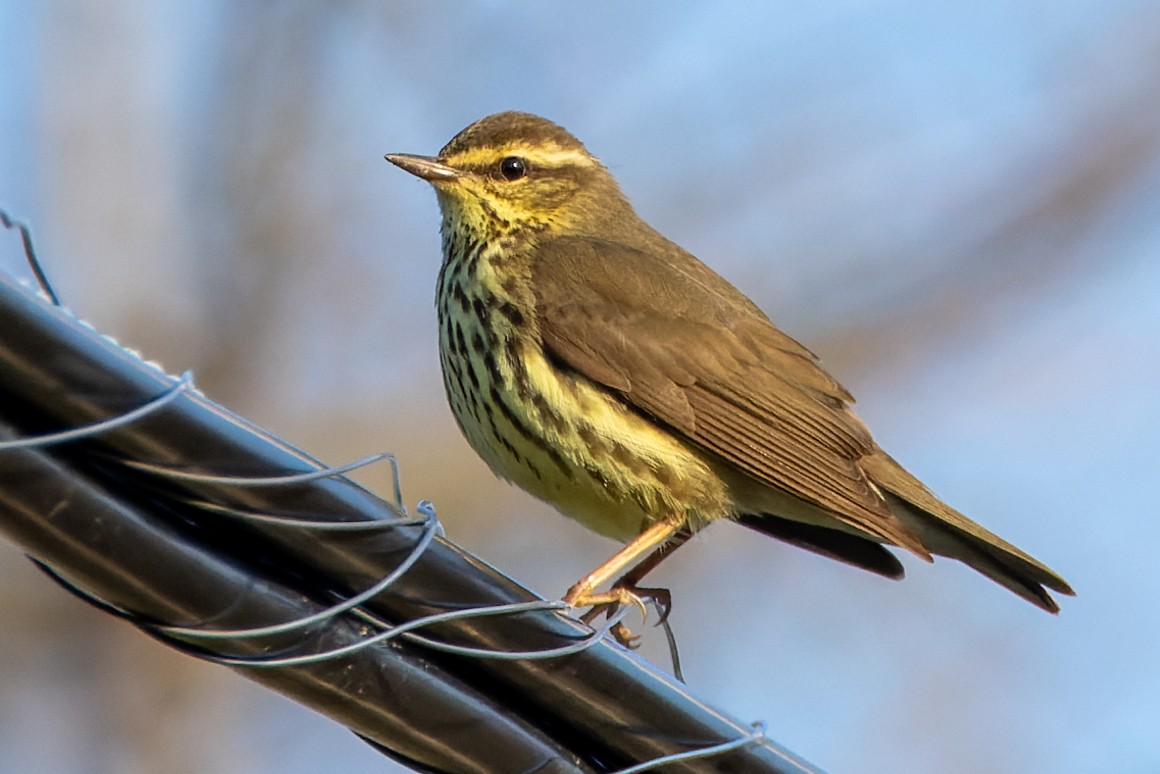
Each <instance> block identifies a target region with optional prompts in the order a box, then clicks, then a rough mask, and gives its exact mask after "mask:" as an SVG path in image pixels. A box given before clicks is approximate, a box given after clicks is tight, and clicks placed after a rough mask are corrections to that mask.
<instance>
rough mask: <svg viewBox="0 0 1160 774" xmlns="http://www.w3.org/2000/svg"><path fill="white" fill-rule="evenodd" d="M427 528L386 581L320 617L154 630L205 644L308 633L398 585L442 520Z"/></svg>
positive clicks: (431, 522) (430, 521)
mask: <svg viewBox="0 0 1160 774" xmlns="http://www.w3.org/2000/svg"><path fill="white" fill-rule="evenodd" d="M426 522H427V526H426V528H425V529H424V530H423V534H422V535H421V536H420V537H419V540H418V541H417V542H416V543H415V547H414V548H413V549H411V553H410V554H408V555H407V558H406V559H404V560H403V561H402V562H401V563H400V564H399V566H398V567H396V568H395V569H394V570H392V571H391V572H390V573H389V574H387V576H386V577H385V578H383V579H382V580H380V581H378V582H377V583H375V584H374V585H373V586H371V587H370V588H368V589H366V590H365V591H362V592H360V593H358V594H355V595H354V596H353V597H350V598H348V599H345V600H343V601H342V602H340V603H339V604H337V605H334V606H332V607H329V608H326V609H325V610H320V611H319V612H317V613H314V614H312V615H308V616H306V617H304V618H299V619H297V620H294V621H287V622H286V623H281V624H273V625H271V626H260V627H253V628H249V629H202V628H197V627H189V626H166V625H163V626H156V625H153V626H150V628H151V629H153V630H155V631H159V632H162V633H164V634H167V635H170V636H181V637H185V638H187V639H202V640H225V639H250V638H258V637H269V636H271V635H274V634H284V633H285V632H290V631H294V630H295V629H305V628H306V627H308V626H311V625H313V624H316V623H320V622H322V621H326V620H328V619H331V618H336V617H337V616H339V615H341V614H343V613H345V612H347V611H348V610H351V609H353V608H355V607H358V606H359V605H361V604H362V603H363V602H366V601H367V600H369V599H372V598H374V597H376V596H378V595H379V594H381V593H383V592H384V591H386V590H387V588H388V587H390V586H391V584H393V583H394V582H395V581H397V580H398V579H399V578H401V577H402V576H403V574H404V573H406V572H407V571H408V570H410V569H411V567H413V566H414V564H415V562H417V561H419V557H421V556H422V555H423V553H424V552H425V551H426V550H427V547H428V546H429V545H431V541H432V540H433V539H434V538H435V534H436V531H437V527H438V525H439V521H438V519H436V518H435V516H434V514H433V513H432V514H431V515H430V516H429V517H428V518H427V519H426ZM380 523H381V524H387V525H390V526H392V527H395V526H398V524H397V523H395V522H380Z"/></svg>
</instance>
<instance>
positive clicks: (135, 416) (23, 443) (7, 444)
mask: <svg viewBox="0 0 1160 774" xmlns="http://www.w3.org/2000/svg"><path fill="white" fill-rule="evenodd" d="M192 386H193V373H192V372H191V371H186V372H185V373H183V374H182V375H181V378H179V379H178V380H177V383H176V384H174V385H173V386H172V387H170V388H169V389H168V390H166V391H165V392H164V393H162V394H161V395H159V396H158V397H156V398H154V399H153V400H151V401H149V402H148V403H146V404H144V405H142V406H138V407H137V408H135V409H132V410H130V411H127V412H125V413H124V414H120V415H118V416H115V417H112V418H110V419H103V420H101V421H100V422H95V423H93V424H91V425H83V426H81V427H74V428H71V429H69V430H62V431H60V432H58V433H47V434H45V435H37V436H31V437H28V438H13V439H10V440H4V441H0V452H2V451H6V450H9V449H37V448H41V447H44V446H51V445H53V444H58V443H66V442H68V441H80V440H83V439H85V438H91V437H93V436H95V435H98V434H100V433H105V432H108V431H110V430H116V429H118V428H121V427H125V426H127V425H131V424H133V423H134V422H137V421H139V420H141V419H143V418H144V417H146V416H148V415H149V414H152V413H153V412H155V411H158V410H160V409H161V408H163V407H165V406H166V405H168V404H170V403H172V402H173V401H174V400H176V399H177V397H178V396H179V395H181V394H182V393H184V392H186V391H188V390H189V389H190V388H191V387H192Z"/></svg>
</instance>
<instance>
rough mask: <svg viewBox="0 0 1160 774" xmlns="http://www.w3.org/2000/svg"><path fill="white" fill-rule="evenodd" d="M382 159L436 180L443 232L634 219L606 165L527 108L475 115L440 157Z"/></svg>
mask: <svg viewBox="0 0 1160 774" xmlns="http://www.w3.org/2000/svg"><path fill="white" fill-rule="evenodd" d="M386 158H387V160H388V161H390V162H391V163H392V164H395V165H396V166H398V167H400V168H402V169H403V170H405V171H407V172H410V173H411V174H412V175H415V176H416V177H420V178H422V179H424V180H426V181H427V182H429V183H431V185H433V186H434V187H435V191H436V193H437V194H438V196H439V207H440V209H441V210H442V212H443V228H444V231H445V232H447V231H449V230H450V231H466V232H468V233H471V234H474V235H475V236H477V237H478V238H481V239H489V238H497V237H502V236H506V235H508V234H512V233H519V234H522V235H525V236H531V235H533V234H538V233H543V232H547V233H548V234H550V235H553V236H562V235H599V234H601V233H602V232H603V231H604V230H605V229H606V228H607V227H608V224H609V221H610V219H613V221H614V222H615V219H617V218H619V219H622V220H623V219H625V218H632V219H635V216H634V215H633V214H632V208H631V206H630V205H629V203H628V201H627V199H625V197H624V194H622V193H621V191H620V187H619V186H618V185H617V184H616V181H615V180H614V179H613V177H612V175H611V174H609V172H608V170H607V169H606V168H605V167H604V165H603V164H601V163H600V161H599V160H598V159H597V158H596V157H595V156H593V155H592V154H591V153H589V152H588V150H587V149H586V148H585V147H584V145H583V144H582V143H581V142H580V141H579V140H577V139H576V138H575V137H573V136H572V135H571V134H569V133H568V132H567V131H566V130H565V129H563V128H562V127H560V126H558V125H556V124H554V123H552V122H551V121H548V120H547V119H544V118H540V117H539V116H534V115H531V114H529V113H517V112H506V113H496V114H494V115H491V116H488V117H487V118H483V119H480V120H479V121H476V122H475V123H474V124H472V125H471V126H469V127H467V128H466V129H464V130H463V131H462V132H460V133H459V134H457V135H456V136H455V137H454V138H453V139H452V140H451V142H449V143H447V145H445V146H444V147H443V150H441V151H439V155H437V156H415V155H411V154H407V153H390V154H387V157H386Z"/></svg>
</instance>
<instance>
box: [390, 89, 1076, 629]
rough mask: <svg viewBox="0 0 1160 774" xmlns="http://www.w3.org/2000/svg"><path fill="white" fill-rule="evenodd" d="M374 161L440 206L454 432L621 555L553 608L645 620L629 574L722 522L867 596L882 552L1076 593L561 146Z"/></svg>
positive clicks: (539, 141)
mask: <svg viewBox="0 0 1160 774" xmlns="http://www.w3.org/2000/svg"><path fill="white" fill-rule="evenodd" d="M386 159H387V160H388V161H390V162H391V163H392V164H394V165H396V166H398V167H400V168H401V169H403V170H404V171H406V172H408V173H410V174H412V175H414V176H416V177H418V178H421V179H422V180H425V181H427V182H428V183H430V184H431V186H433V188H434V189H435V193H436V197H437V199H438V204H439V209H440V212H441V215H442V222H441V227H440V232H441V236H442V253H443V260H442V265H441V267H440V269H439V275H438V281H437V289H436V303H435V306H436V312H437V317H438V327H439V358H440V364H441V367H442V374H443V384H444V387H445V390H446V394H447V399H448V402H449V404H450V407H451V411H452V413H453V415H454V417H455V420H456V422H457V424H458V426H459V428H460V430H461V431H462V433H463V435H464V436H465V438H466V439H467V441H468V443H469V444H470V446H471V447H472V448H473V449H474V450H475V452H476V453H477V454H478V455H479V456H480V457H481V458H482V459H483V460H484V462H486V463H487V465H488V466H489V467H490V468H491V470H492V471H493V472H494V473H495V474H496V475H498V476H499V477H500V478H502V479H505V480H507V481H509V482H511V483H514V484H515V485H517V486H518V487H520V488H522V489H524V490H525V491H527V492H528V493H530V494H531V495H533V496H534V497H537V498H539V499H540V500H543V501H545V502H547V503H549V504H551V505H552V506H554V507H555V508H556V509H557V510H559V511H560V512H561V513H563V514H564V515H565V516H568V517H570V518H572V519H574V520H576V521H578V522H579V523H580V524H582V525H584V526H585V527H588V528H589V529H591V530H593V531H595V532H597V533H599V534H601V535H605V536H607V537H609V538H613V539H614V540H617V541H620V542H622V543H624V544H625V545H624V547H623V548H622V549H621V550H620V551H618V552H617V553H616V554H615V555H614V556H612V557H611V558H610V559H609V560H608V561H607V562H605V563H603V564H601V565H600V566H599V567H597V568H596V569H594V570H593V571H592V572H591V573H589V574H587V575H586V576H585V577H584V578H582V579H581V580H580V581H578V582H577V583H575V584H574V585H573V586H572V587H571V588H570V589H569V590H568V592H567V594H566V595H565V596H564V597H563V600H564V602H566V603H567V604H569V605H571V606H573V607H574V608H591V610H592V611H598V610H603V611H605V612H608V611H609V610H610V609H615V608H616V607H618V606H620V605H628V604H636V605H639V606H641V607H642V608H643V601H644V600H645V599H648V600H649V601H653V602H655V603H657V604H658V608H659V609H661V610H662V620H663V618H664V617H667V615H668V611H669V609H670V606H671V597H669V595H668V592H667V591H665V590H663V589H646V588H644V587H642V586H640V585H639V584H640V582H641V580H642V579H643V577H644V575H645V574H646V573H648V572H649V571H651V570H652V569H653V568H655V567H656V565H657V564H659V563H660V561H661V560H663V559H664V558H665V557H667V556H668V555H670V554H671V553H672V551H673V550H675V549H676V548H677V547H679V546H680V545H681V544H683V543H684V542H685V541H687V540H688V539H689V538H690V537H691V536H692V535H693V534H695V533H697V532H699V531H700V530H702V529H703V528H705V527H706V526H708V525H709V524H712V523H714V522H718V521H726V520H731V521H736V522H739V523H741V524H743V525H744V526H746V527H749V528H751V529H752V530H754V531H756V532H758V533H764V534H765V535H768V536H771V537H773V538H777V539H780V540H782V541H784V542H786V543H789V544H792V545H794V546H798V547H800V548H804V549H807V550H809V551H812V552H815V553H817V554H821V555H823V556H827V557H830V558H833V559H837V560H840V561H842V562H846V563H848V564H850V565H853V566H856V567H859V568H862V569H864V570H868V571H870V572H872V573H876V574H878V575H880V576H884V577H887V578H893V579H899V578H902V577H903V573H904V570H903V565H902V563H901V562H900V560H899V558H898V557H897V556H896V555H895V553H893V552H892V551H891V550H889V548H891V547H893V548H899V549H902V550H904V551H907V552H909V553H910V554H913V555H915V556H917V557H919V558H920V559H923V560H926V561H928V562H929V561H932V557H933V556H934V555H938V556H943V557H949V558H952V559H956V560H958V561H960V562H962V563H963V564H965V565H967V566H968V567H971V568H972V569H974V570H976V571H978V572H980V573H982V574H983V575H985V576H986V577H988V578H990V579H991V580H993V581H995V582H997V583H999V584H1000V585H1002V586H1004V587H1006V588H1007V589H1009V590H1011V591H1013V592H1014V593H1015V594H1017V595H1019V596H1020V597H1022V598H1024V599H1026V600H1027V601H1029V602H1031V603H1032V604H1033V605H1036V606H1037V607H1039V608H1042V609H1043V610H1046V611H1049V612H1051V613H1056V612H1058V611H1059V606H1058V604H1057V603H1056V601H1055V599H1053V597H1052V596H1051V594H1050V593H1049V592H1052V591H1054V592H1056V593H1058V594H1063V595H1068V596H1071V595H1073V594H1074V592H1073V590H1072V589H1071V587H1070V586H1069V585H1068V584H1067V582H1066V581H1064V580H1063V578H1062V577H1060V575H1058V574H1057V573H1055V572H1054V571H1052V570H1051V569H1049V568H1048V567H1047V566H1046V565H1044V564H1043V563H1041V562H1040V561H1038V560H1037V559H1035V558H1033V557H1032V556H1030V555H1029V554H1027V553H1025V552H1024V551H1022V550H1020V549H1019V548H1017V547H1015V546H1014V545H1012V544H1011V543H1008V542H1007V541H1005V540H1003V539H1002V538H1000V537H998V536H997V535H995V534H994V533H992V532H990V531H988V530H987V529H985V528H983V527H982V526H980V525H979V524H976V523H975V522H974V521H971V520H970V519H968V518H967V517H966V516H964V515H963V514H961V513H960V512H959V511H957V510H955V509H954V508H952V507H950V506H949V505H947V504H945V503H944V502H943V501H942V500H940V499H939V498H938V497H936V496H935V495H934V494H933V493H932V492H931V491H930V490H929V489H928V488H927V487H926V486H925V485H923V484H922V483H921V482H920V481H919V480H918V479H917V478H915V477H914V476H913V475H911V474H910V473H909V472H908V471H907V470H906V469H905V468H903V467H902V465H900V464H899V463H898V462H896V461H895V460H894V459H893V458H892V457H891V456H890V455H889V454H887V453H886V452H885V451H883V450H882V449H881V448H880V447H879V446H878V444H877V443H876V442H875V441H874V439H873V438H872V436H871V434H870V432H869V430H868V429H867V427H866V425H865V424H863V422H862V421H861V420H860V419H859V418H858V417H857V416H856V415H855V413H854V412H853V410H852V408H851V407H852V405H853V403H854V399H853V397H852V396H851V395H850V393H849V392H847V391H846V389H845V388H844V387H842V385H841V384H839V383H838V381H837V380H835V379H834V378H833V377H832V376H830V375H829V374H828V373H827V372H826V371H824V370H823V369H822V367H821V365H820V363H819V359H818V358H817V357H816V356H815V355H814V354H813V353H812V352H811V351H810V350H809V349H807V348H806V347H805V346H803V345H802V344H800V343H798V342H797V341H796V340H794V339H793V338H791V337H790V336H789V335H787V334H786V333H783V332H782V331H781V330H780V329H779V328H777V327H776V326H775V325H774V324H773V322H771V320H770V318H769V317H768V316H767V315H766V314H765V313H764V312H763V311H762V310H761V309H760V308H759V307H758V306H757V305H756V304H755V303H754V302H753V301H751V300H750V299H749V298H748V297H747V296H746V295H744V294H743V293H742V292H741V291H740V290H738V289H737V288H736V287H734V286H733V285H732V284H730V283H729V282H728V281H727V280H725V279H724V278H723V277H721V276H720V275H719V274H717V273H716V272H715V271H713V270H712V269H711V268H709V266H707V265H706V264H704V263H702V262H701V261H700V260H699V259H697V258H696V257H694V256H693V255H692V254H690V253H689V252H687V251H686V250H684V249H683V248H681V247H680V246H678V245H676V244H675V243H673V242H671V241H670V240H668V239H667V238H665V237H664V236H662V235H661V234H660V233H659V232H657V231H656V230H655V229H653V228H652V227H651V226H649V225H648V224H647V223H646V222H645V221H644V220H642V219H641V218H640V217H639V216H638V215H637V213H636V211H635V210H634V209H633V206H632V204H631V203H630V202H629V200H628V198H627V197H626V196H625V194H624V193H623V192H622V190H621V188H620V186H619V184H618V183H617V182H616V180H615V179H614V178H613V176H612V174H611V173H610V172H609V170H608V168H607V167H606V166H605V165H604V164H603V163H602V162H601V161H599V160H598V159H597V158H596V157H595V156H594V155H592V154H591V153H590V152H589V151H588V149H587V148H586V147H585V146H584V145H583V144H582V143H581V142H580V141H579V140H577V139H576V138H575V137H574V136H573V135H572V134H570V133H569V132H568V131H567V130H566V129H564V128H563V127H561V126H559V125H557V124H556V123H553V122H552V121H550V120H548V119H545V118H541V117H539V116H536V115H533V114H530V113H524V112H516V111H507V112H501V113H496V114H494V115H489V116H487V117H485V118H482V119H480V120H478V121H476V122H475V123H473V124H471V125H470V126H468V127H467V128H465V129H463V130H462V131H461V132H459V134H457V135H455V137H454V138H452V139H451V141H450V142H448V143H447V144H446V145H445V146H444V147H443V148H442V150H440V151H439V153H438V154H437V155H435V156H423V155H415V154H407V153H390V154H387V155H386ZM617 575H620V577H619V578H618V579H616V580H615V581H614V582H613V583H612V584H611V585H610V587H609V588H608V589H607V590H604V591H600V590H599V589H600V588H601V587H602V586H603V585H604V584H606V583H608V582H609V581H612V580H613V578H614V577H615V576H617ZM585 620H588V619H587V618H586V619H585ZM617 638H618V639H620V640H621V641H622V642H625V643H626V644H627V643H629V642H631V641H633V640H635V638H634V637H632V636H631V633H630V632H629V631H628V630H627V629H626V628H623V629H621V630H620V631H619V633H618V634H617Z"/></svg>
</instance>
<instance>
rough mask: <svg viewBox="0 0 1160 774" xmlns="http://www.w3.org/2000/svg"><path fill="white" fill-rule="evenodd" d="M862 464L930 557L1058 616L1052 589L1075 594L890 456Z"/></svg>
mask: <svg viewBox="0 0 1160 774" xmlns="http://www.w3.org/2000/svg"><path fill="white" fill-rule="evenodd" d="M859 464H860V465H861V467H862V469H863V470H864V471H865V472H866V475H867V476H868V477H869V478H870V480H871V481H873V482H874V483H875V484H876V485H877V486H878V487H879V489H880V490H881V491H882V494H883V496H884V497H885V498H886V501H887V503H888V504H889V505H890V509H891V510H892V511H893V512H894V514H895V515H896V516H898V518H899V519H900V520H901V521H902V523H903V524H905V525H906V527H907V529H909V530H910V531H911V532H913V533H914V534H915V535H916V536H917V537H918V538H919V540H921V541H922V543H923V545H925V546H926V547H927V548H928V549H929V550H930V551H931V553H935V554H939V555H941V556H947V557H950V558H952V559H958V560H959V561H960V562H962V563H963V564H966V565H967V566H968V567H971V568H973V569H975V570H977V571H978V572H981V573H982V574H983V575H986V576H987V577H988V578H990V579H991V580H993V581H995V582H996V583H1000V584H1002V585H1003V586H1006V587H1007V588H1009V589H1011V591H1013V592H1015V593H1016V594H1018V595H1019V596H1021V597H1023V598H1024V599H1026V600H1027V601H1028V602H1031V603H1032V604H1033V605H1036V606H1037V607H1041V608H1043V609H1044V610H1046V611H1048V612H1050V613H1057V612H1059V605H1057V604H1056V602H1055V600H1054V599H1052V598H1051V595H1050V594H1048V593H1047V589H1051V590H1052V591H1055V592H1058V593H1060V594H1066V595H1067V596H1074V595H1075V592H1074V591H1072V589H1071V587H1070V586H1069V585H1067V582H1066V581H1065V580H1064V579H1063V578H1061V577H1060V576H1059V575H1058V574H1057V573H1055V572H1053V571H1052V570H1051V569H1049V568H1048V567H1047V566H1046V565H1044V564H1043V563H1042V562H1040V561H1038V560H1037V559H1035V558H1033V557H1031V556H1029V555H1028V554H1026V553H1024V552H1023V551H1020V550H1019V549H1018V548H1016V547H1015V546H1013V545H1011V544H1010V543H1008V542H1007V541H1005V540H1003V539H1002V538H1000V537H999V536H998V535H995V534H993V533H992V532H989V531H988V530H986V529H984V528H983V527H981V526H979V525H978V524H976V523H975V522H973V521H971V520H970V519H968V518H967V517H966V516H964V515H962V514H961V513H959V512H958V511H956V510H955V509H954V508H951V507H950V506H949V505H947V504H946V503H944V502H942V501H941V500H939V499H938V498H937V497H935V496H934V495H933V494H932V493H931V492H930V490H929V489H927V488H926V487H925V486H923V485H922V483H921V482H920V481H919V480H918V479H916V478H915V477H914V476H912V475H911V474H910V473H908V472H907V471H906V470H905V469H904V468H903V467H902V466H901V465H899V464H898V463H897V462H895V461H894V460H893V459H892V458H891V457H890V456H889V455H888V454H886V453H885V452H883V451H881V450H880V451H879V452H878V453H877V454H873V455H868V456H866V457H864V458H862V459H861V460H859ZM1045 587H1046V588H1045Z"/></svg>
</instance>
